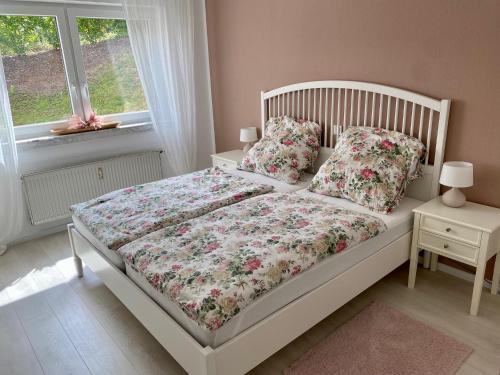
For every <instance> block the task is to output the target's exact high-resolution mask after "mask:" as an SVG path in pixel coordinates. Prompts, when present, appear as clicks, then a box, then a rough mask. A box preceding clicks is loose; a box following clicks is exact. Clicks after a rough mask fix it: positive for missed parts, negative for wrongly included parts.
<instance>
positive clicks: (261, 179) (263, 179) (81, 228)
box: [73, 168, 314, 271]
mask: <svg viewBox="0 0 500 375" xmlns="http://www.w3.org/2000/svg"><path fill="white" fill-rule="evenodd" d="M223 169H224V168H223ZM224 171H225V172H227V173H229V174H232V175H235V176H240V177H243V178H246V179H249V180H251V181H252V182H256V183H261V184H267V185H272V186H274V190H275V191H277V192H280V193H292V192H295V191H298V190H300V189H304V188H306V187H307V186H308V185H309V183H310V182H311V180H312V178H313V177H314V176H313V175H312V174H309V173H305V174H304V175H303V176H302V178H301V180H300V181H299V183H298V184H296V185H290V184H287V183H286V182H282V181H279V180H276V179H274V178H271V177H267V176H264V175H261V174H258V173H253V172H248V171H240V170H238V169H224ZM73 223H74V224H75V228H76V230H78V232H80V234H81V235H82V236H84V237H85V238H86V239H87V240H88V241H89V242H90V243H91V244H92V245H94V246H95V247H96V248H97V249H98V250H99V251H100V252H101V253H102V254H104V255H105V256H106V257H107V258H108V259H109V260H110V261H111V263H113V264H114V265H115V266H116V267H118V268H119V269H121V270H122V271H125V263H124V262H123V260H122V258H121V257H120V256H119V255H118V253H117V252H116V251H113V250H111V249H109V248H108V247H107V246H106V245H104V244H103V243H102V242H101V241H99V239H98V238H97V237H95V236H94V235H93V234H92V232H91V231H90V230H89V229H88V228H87V226H86V225H85V224H84V223H83V222H82V221H81V220H79V219H78V218H77V217H76V216H73Z"/></svg>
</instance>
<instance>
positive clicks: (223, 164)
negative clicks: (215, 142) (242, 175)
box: [212, 158, 238, 169]
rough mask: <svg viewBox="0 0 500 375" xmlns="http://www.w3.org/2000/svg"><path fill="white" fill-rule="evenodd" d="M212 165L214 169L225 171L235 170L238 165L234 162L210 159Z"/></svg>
mask: <svg viewBox="0 0 500 375" xmlns="http://www.w3.org/2000/svg"><path fill="white" fill-rule="evenodd" d="M212 164H213V166H214V167H221V168H226V169H236V168H237V167H238V163H237V162H235V161H229V160H225V159H219V158H212Z"/></svg>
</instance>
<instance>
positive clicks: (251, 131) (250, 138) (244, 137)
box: [240, 126, 258, 153]
mask: <svg viewBox="0 0 500 375" xmlns="http://www.w3.org/2000/svg"><path fill="white" fill-rule="evenodd" d="M257 139H258V138H257V128H256V127H254V126H251V127H248V128H242V129H241V130H240V142H246V144H245V147H244V148H243V152H245V153H247V152H248V150H250V148H252V146H253V143H254V142H255V141H256V140H257Z"/></svg>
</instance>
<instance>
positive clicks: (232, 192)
mask: <svg viewBox="0 0 500 375" xmlns="http://www.w3.org/2000/svg"><path fill="white" fill-rule="evenodd" d="M271 190H273V187H272V186H270V185H263V184H258V183H254V182H252V181H249V180H247V179H244V178H242V177H238V176H233V175H231V174H229V173H226V172H224V171H222V170H221V169H219V168H209V169H205V170H201V171H197V172H194V173H190V174H185V175H182V176H177V177H172V178H167V179H164V180H160V181H155V182H150V183H147V184H143V185H137V186H132V187H129V188H126V189H121V190H117V191H114V192H111V193H109V194H105V195H103V196H101V197H99V198H95V199H92V200H90V201H88V202H84V203H80V204H76V205H74V206H72V207H71V210H72V211H73V215H74V216H76V217H77V218H78V219H80V220H81V221H82V222H83V223H84V224H85V225H86V226H87V228H88V229H89V230H90V231H91V232H92V233H93V234H94V235H95V236H96V237H97V238H98V239H99V240H100V241H101V242H102V243H103V244H104V245H105V246H107V247H108V248H109V249H112V250H116V249H118V248H119V247H120V246H123V245H125V244H126V243H129V242H131V241H133V240H135V239H137V238H139V237H142V236H144V235H145V234H148V233H151V232H153V231H155V230H158V229H161V228H163V227H165V226H168V225H172V224H176V223H180V222H182V221H185V220H188V219H191V218H194V217H197V216H200V215H203V214H205V213H207V212H210V211H213V210H215V209H217V208H220V207H223V206H227V205H230V204H233V203H235V202H239V201H241V200H244V199H247V198H250V197H253V196H256V195H259V194H264V193H268V192H270V191H271Z"/></svg>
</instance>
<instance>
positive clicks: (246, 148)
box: [243, 142, 253, 154]
mask: <svg viewBox="0 0 500 375" xmlns="http://www.w3.org/2000/svg"><path fill="white" fill-rule="evenodd" d="M252 146H253V142H248V143H247V144H245V147H243V152H244V153H245V154H246V153H247V152H248V151H250V149H251V148H252Z"/></svg>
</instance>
